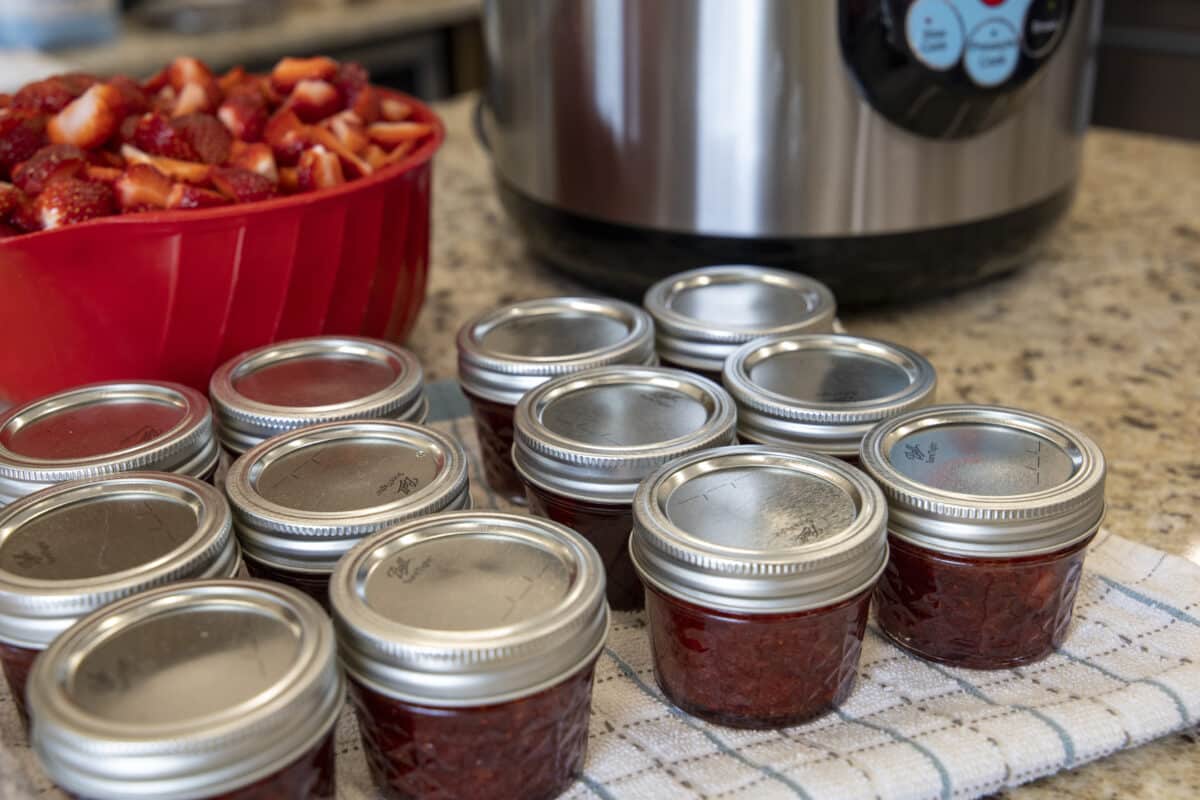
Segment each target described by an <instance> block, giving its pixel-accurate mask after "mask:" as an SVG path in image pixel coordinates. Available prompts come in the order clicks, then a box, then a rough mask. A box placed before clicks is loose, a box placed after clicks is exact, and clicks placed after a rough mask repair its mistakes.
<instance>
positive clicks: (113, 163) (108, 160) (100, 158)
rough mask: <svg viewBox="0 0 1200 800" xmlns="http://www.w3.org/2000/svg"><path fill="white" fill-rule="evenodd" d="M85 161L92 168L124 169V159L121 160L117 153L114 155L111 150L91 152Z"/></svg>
mask: <svg viewBox="0 0 1200 800" xmlns="http://www.w3.org/2000/svg"><path fill="white" fill-rule="evenodd" d="M87 160H88V164H89V165H91V166H94V167H111V168H112V169H125V159H123V158H121V155H120V154H119V153H114V152H112V151H111V150H93V151H92V152H90V153H88V156H87Z"/></svg>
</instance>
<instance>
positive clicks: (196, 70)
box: [166, 56, 216, 92]
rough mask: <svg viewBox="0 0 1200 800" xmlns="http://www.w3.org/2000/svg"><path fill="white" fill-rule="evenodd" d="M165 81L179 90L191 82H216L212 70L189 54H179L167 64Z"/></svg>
mask: <svg viewBox="0 0 1200 800" xmlns="http://www.w3.org/2000/svg"><path fill="white" fill-rule="evenodd" d="M166 78H167V83H169V84H171V86H173V87H174V88H175V91H177V92H179V91H182V90H183V87H184V86H187V85H188V84H189V83H191V84H204V83H208V82H209V81H213V82H214V83H215V82H216V78H215V77H214V76H213V73H212V70H211V69H209V68H208V65H207V64H205V63H204V62H203V61H201V60H200V59H198V58H191V57H190V56H180V57H179V58H177V59H175V60H174V61H172V62H171V63H170V64H169V65H167V70H166Z"/></svg>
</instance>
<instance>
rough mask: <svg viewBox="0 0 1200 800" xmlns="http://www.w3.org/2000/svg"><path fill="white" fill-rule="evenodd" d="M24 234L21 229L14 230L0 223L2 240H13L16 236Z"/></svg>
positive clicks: (0, 237) (10, 226)
mask: <svg viewBox="0 0 1200 800" xmlns="http://www.w3.org/2000/svg"><path fill="white" fill-rule="evenodd" d="M24 232H25V231H23V230H20V229H19V228H14V227H13V226H12V225H9V224H7V223H4V222H0V239H11V238H12V237H14V236H20V235H21V234H23V233H24Z"/></svg>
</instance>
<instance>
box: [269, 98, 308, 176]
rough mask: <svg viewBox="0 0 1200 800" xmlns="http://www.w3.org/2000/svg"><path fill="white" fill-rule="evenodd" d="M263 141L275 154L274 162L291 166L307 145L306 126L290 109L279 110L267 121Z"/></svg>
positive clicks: (298, 158)
mask: <svg viewBox="0 0 1200 800" xmlns="http://www.w3.org/2000/svg"><path fill="white" fill-rule="evenodd" d="M263 139H264V140H265V141H266V142H267V144H269V145H271V149H272V150H273V151H274V152H275V160H276V161H277V162H278V163H280V164H283V165H285V166H293V165H295V164H296V163H297V162H298V161H299V160H300V153H301V152H302V151H303V150H304V148H305V146H306V145H307V144H308V126H307V125H305V124H304V123H303V122H301V121H300V118H299V117H297V116H296V113H295V112H294V111H292V110H290V109H286V108H285V109H280V110H279V111H277V112H275V114H274V115H273V116H272V117H271V119H270V120H268V121H267V127H266V130H265V131H263Z"/></svg>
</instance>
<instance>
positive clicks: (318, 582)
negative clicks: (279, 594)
mask: <svg viewBox="0 0 1200 800" xmlns="http://www.w3.org/2000/svg"><path fill="white" fill-rule="evenodd" d="M242 558H243V561H245V564H246V571H247V572H249V573H250V576H251V577H254V578H262V579H263V580H267V581H275V582H276V583H282V584H283V585H285V586H291V587H292V588H293V589H299V590H300V591H302V592H304V593H305V594H306V595H308V596H309V597H311V598H312V599H313V600H316V601H317V602H318V603H320V604H321V608H323V609H325V611H326V612H328V611H329V575H330V573H328V572H293V571H291V570H287V569H281V568H279V567H273V566H271V565H269V564H264V563H263V562H261V561H258V560H256V559H253V558H247V557H246V556H245V555H243V557H242Z"/></svg>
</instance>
